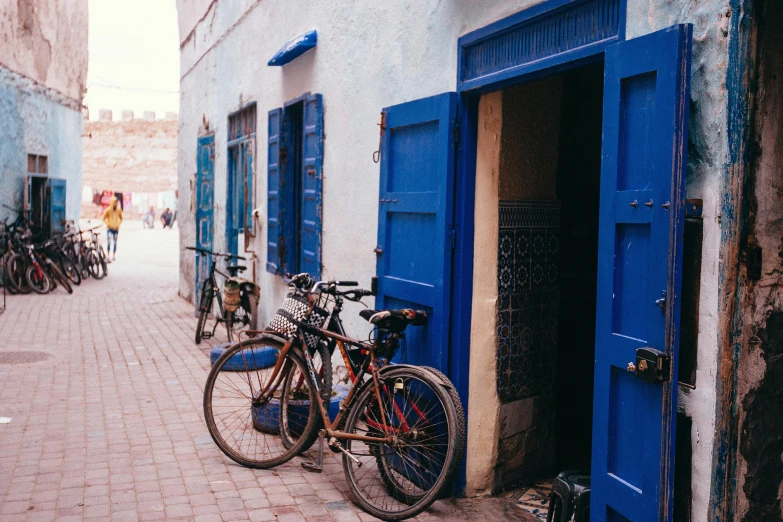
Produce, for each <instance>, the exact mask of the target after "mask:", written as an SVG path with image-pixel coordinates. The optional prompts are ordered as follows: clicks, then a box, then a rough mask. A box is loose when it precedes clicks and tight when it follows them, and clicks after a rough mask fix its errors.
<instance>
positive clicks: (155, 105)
mask: <svg viewBox="0 0 783 522" xmlns="http://www.w3.org/2000/svg"><path fill="white" fill-rule="evenodd" d="M89 11H90V12H89V15H90V24H89V31H90V33H89V52H90V55H89V69H88V72H87V96H86V97H85V101H84V103H85V105H87V107H88V108H89V109H90V119H91V120H97V119H98V111H99V110H100V109H111V110H112V111H113V112H114V119H115V120H119V119H120V115H121V112H122V110H124V109H130V110H132V111H134V112H135V115H136V117H137V118H141V117H142V115H143V112H144V111H155V113H156V114H157V117H158V118H162V117H163V113H165V112H167V111H169V112H178V111H179V43H178V41H179V36H178V34H177V31H178V29H177V9H176V4H175V0H89Z"/></svg>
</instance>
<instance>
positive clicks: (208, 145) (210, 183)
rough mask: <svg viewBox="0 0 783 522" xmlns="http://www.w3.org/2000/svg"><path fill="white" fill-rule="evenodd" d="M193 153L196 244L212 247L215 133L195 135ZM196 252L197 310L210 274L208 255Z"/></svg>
mask: <svg viewBox="0 0 783 522" xmlns="http://www.w3.org/2000/svg"><path fill="white" fill-rule="evenodd" d="M197 154H198V156H197V157H196V162H197V170H196V246H197V247H198V248H203V249H205V250H212V235H213V232H214V230H213V227H214V223H215V136H214V135H212V134H210V135H209V136H202V137H200V138H199V139H198V153H197ZM195 255H196V278H195V284H196V291H195V294H194V295H195V296H196V297H195V299H193V304H195V305H196V313H198V308H199V303H200V302H201V287H202V285H203V284H204V281H206V280H207V278H208V277H209V268H210V260H211V256H201V255H200V254H199V253H198V252H196V253H195Z"/></svg>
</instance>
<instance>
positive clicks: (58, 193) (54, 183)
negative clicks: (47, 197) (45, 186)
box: [49, 178, 65, 233]
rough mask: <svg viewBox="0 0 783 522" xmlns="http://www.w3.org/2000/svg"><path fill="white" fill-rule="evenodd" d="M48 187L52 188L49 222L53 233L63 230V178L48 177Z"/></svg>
mask: <svg viewBox="0 0 783 522" xmlns="http://www.w3.org/2000/svg"><path fill="white" fill-rule="evenodd" d="M49 187H50V188H51V190H52V200H51V205H50V206H49V208H50V209H51V213H52V214H51V216H52V218H51V223H52V232H53V233H62V232H65V180H64V179H54V178H49Z"/></svg>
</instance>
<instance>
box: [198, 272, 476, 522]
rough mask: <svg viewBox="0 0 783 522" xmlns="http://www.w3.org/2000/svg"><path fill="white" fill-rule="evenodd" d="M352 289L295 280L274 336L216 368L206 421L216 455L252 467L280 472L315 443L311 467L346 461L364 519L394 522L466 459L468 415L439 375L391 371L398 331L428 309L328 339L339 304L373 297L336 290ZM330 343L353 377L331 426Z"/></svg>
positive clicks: (367, 314) (400, 337)
mask: <svg viewBox="0 0 783 522" xmlns="http://www.w3.org/2000/svg"><path fill="white" fill-rule="evenodd" d="M355 285H356V283H354V282H339V281H331V282H316V283H313V282H312V281H310V279H309V276H307V275H306V274H300V275H299V276H296V277H294V278H292V280H291V282H290V286H291V287H292V290H293V291H292V293H291V294H290V295H289V296H288V298H287V299H286V301H285V303H284V306H283V307H282V308H281V309H280V310H279V311H278V313H277V315H276V316H275V319H274V320H273V321H272V324H271V325H270V329H271V330H274V331H265V332H258V335H257V337H255V338H253V339H248V340H245V341H242V342H240V343H237V344H235V345H233V346H231V347H229V348H228V349H227V350H226V351H225V352H224V353H223V355H222V356H221V357H220V358H219V359H218V360H217V361H216V362H215V364H214V366H213V367H212V370H211V371H210V373H209V376H208V378H207V383H206V387H205V391H204V414H205V419H206V422H207V426H208V428H209V431H210V434H211V435H212V438H213V440H214V441H215V443H216V444H217V445H218V447H219V448H220V449H221V451H223V452H224V453H225V454H226V455H227V456H228V457H229V458H231V459H233V460H234V461H236V462H238V463H240V464H242V465H244V466H248V467H253V468H271V467H274V466H278V465H280V464H283V463H285V462H287V461H289V460H291V459H292V458H294V457H295V456H296V455H298V454H300V453H301V452H303V451H304V450H306V449H307V448H308V447H309V446H310V445H311V444H313V442H314V441H315V440H319V450H318V458H317V460H316V461H315V462H304V463H302V466H303V467H304V468H305V469H306V470H307V471H313V472H320V471H321V470H322V469H323V454H324V446H327V447H328V449H329V450H331V451H332V452H334V453H339V454H341V455H342V461H343V470H344V472H345V475H346V479H347V481H348V485H349V489H350V491H351V494H352V495H353V497H354V499H355V500H356V502H357V503H358V504H359V505H360V506H361V507H362V508H363V509H364V510H365V511H367V512H368V513H370V514H371V515H373V516H376V517H378V518H382V519H385V520H402V519H406V518H410V517H413V516H415V515H417V514H419V513H421V512H422V511H423V510H425V509H426V508H427V507H428V506H429V505H431V504H432V503H433V502H434V501H435V500H436V499H437V498H438V497H439V495H440V494H441V493H442V492H443V491H444V490H445V489H446V488H447V487H448V486H449V484H450V482H451V481H452V479H453V477H454V475H455V473H456V469H457V466H458V464H459V462H461V460H462V455H463V451H464V444H465V421H464V413H463V412H462V407H461V404H459V398H458V397H456V392H454V387H453V385H452V384H451V382H450V381H449V380H448V378H446V377H445V376H444V375H443V374H440V373H439V372H437V371H432V370H430V369H427V368H423V367H416V366H411V365H407V364H391V360H392V358H393V357H394V356H395V354H396V353H397V352H398V350H400V348H401V347H402V346H403V345H404V342H405V341H404V339H405V337H404V331H405V329H406V328H407V327H408V326H417V325H423V324H424V323H425V322H426V314H425V313H424V312H421V311H414V310H380V311H379V310H363V311H362V312H361V314H360V315H361V316H362V317H363V318H365V319H366V320H367V321H368V322H370V323H371V324H372V325H373V326H374V329H373V333H372V334H371V335H370V337H369V338H368V339H366V340H359V339H352V338H350V337H348V336H346V335H344V334H343V333H338V332H336V331H333V330H336V329H337V328H338V327H337V326H336V325H337V324H339V310H338V317H337V318H335V314H334V312H335V308H337V303H338V302H340V303H341V302H342V300H343V299H347V300H351V301H359V300H360V299H361V298H362V297H363V296H366V295H371V294H372V292H368V291H366V290H361V289H352V290H342V289H341V287H345V286H355ZM329 306H331V307H332V312H329V311H328V310H327V309H326V308H325V307H329ZM339 308H341V306H340V307H339ZM327 321H328V323H327ZM325 324H326V328H324V325H325ZM340 328H341V326H340ZM330 347H332V348H333V349H339V351H340V354H341V355H342V357H343V360H344V362H345V364H346V367H347V368H349V372H350V374H351V375H352V377H351V381H352V382H351V385H350V388H349V390H348V391H347V393H346V395H345V397H344V398H342V399H341V404H340V408H339V412H338V413H337V415H336V417H335V418H334V420H332V418H331V417H330V415H329V412H328V409H329V403H330V402H331V395H332V390H331V388H330V386H327V383H326V382H325V379H324V376H325V374H326V373H327V372H322V371H319V369H318V368H317V365H316V363H315V362H314V357H313V353H318V354H320V356H321V360H322V361H327V362H328V361H330V354H329V352H328V350H329V349H330ZM324 350H326V352H324ZM324 366H327V364H324ZM328 375H329V379H331V369H330V370H329V372H328ZM455 401H456V402H455Z"/></svg>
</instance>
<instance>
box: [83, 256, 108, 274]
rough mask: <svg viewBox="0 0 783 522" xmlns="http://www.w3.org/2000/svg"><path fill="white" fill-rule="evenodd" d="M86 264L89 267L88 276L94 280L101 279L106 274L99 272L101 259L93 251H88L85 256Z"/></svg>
mask: <svg viewBox="0 0 783 522" xmlns="http://www.w3.org/2000/svg"><path fill="white" fill-rule="evenodd" d="M87 263H88V266H89V267H90V275H91V276H92V277H93V278H95V279H103V276H104V275H106V273H105V272H103V271H101V259H100V257H99V256H98V253H97V252H96V251H95V250H90V252H89V253H88V254H87Z"/></svg>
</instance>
